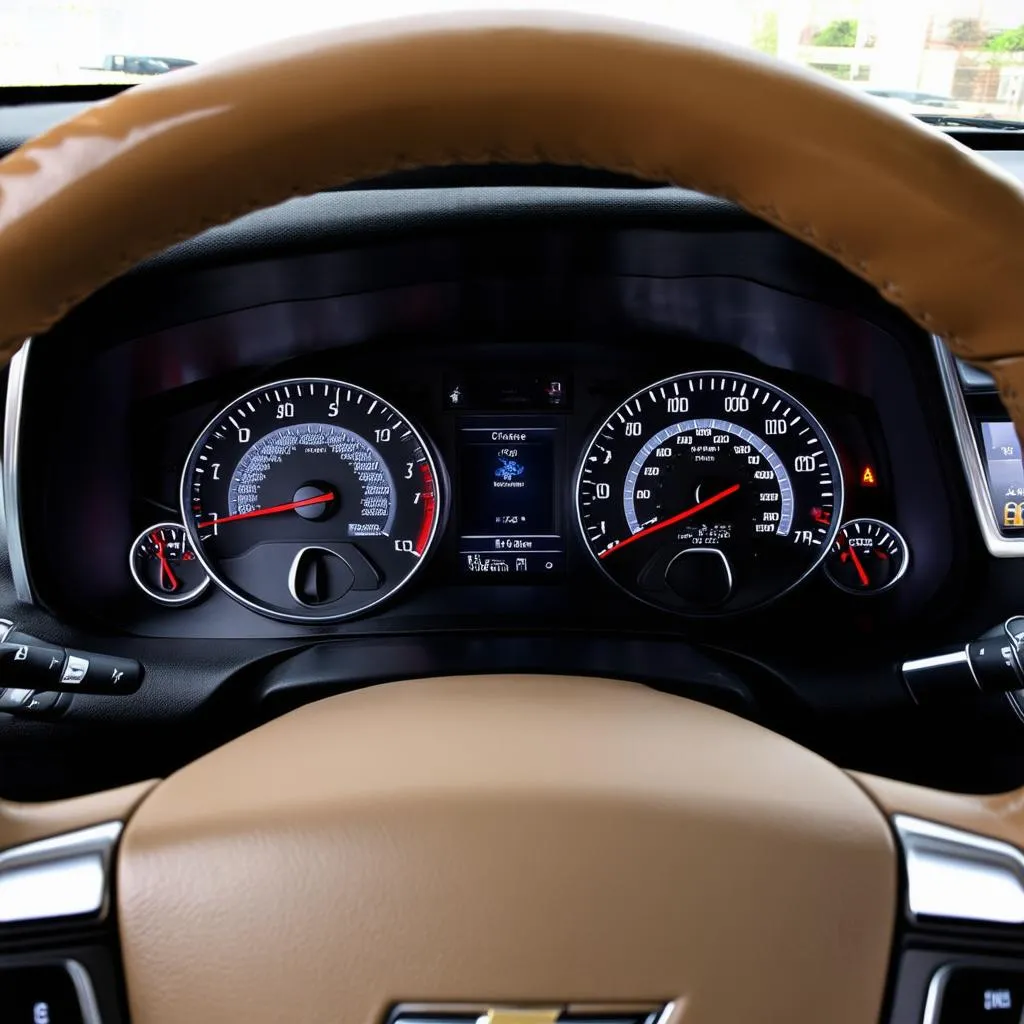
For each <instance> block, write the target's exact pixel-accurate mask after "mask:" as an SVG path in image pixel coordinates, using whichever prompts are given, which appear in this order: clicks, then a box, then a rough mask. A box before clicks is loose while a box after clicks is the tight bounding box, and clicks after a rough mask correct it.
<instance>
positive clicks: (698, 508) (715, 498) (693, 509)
mask: <svg viewBox="0 0 1024 1024" xmlns="http://www.w3.org/2000/svg"><path fill="white" fill-rule="evenodd" d="M739 489H740V485H739V484H733V485H732V487H726V489H725V490H724V491H719V492H718V493H717V494H712V495H711V497H710V498H705V499H704V500H703V501H698V502H697V504H696V505H691V506H690V507H689V508H688V509H686V511H685V512H680V513H679V514H678V515H674V516H671V517H670V518H668V519H662V521H661V522H660V523H654V524H652V525H651V526H648V527H645V528H644V529H643V530H638V531H637V532H636V533H634V534H633V535H632V536H630V537H627V538H626V539H625V540H624V541H620V542H619V543H618V544H616V545H615V546H614V547H610V548H608V549H606V550H605V551H602V552H601V554H599V555H598V556H597V557H598V558H607V557H608V556H609V555H611V554H614V553H615V552H616V551H620V550H621V549H622V548H624V547H625V546H626V545H627V544H632V543H633V541H635V540H639V539H640V538H641V537H646V536H647V535H648V534H649V533H654V532H656V531H657V530H664V529H665V528H666V527H667V526H674V525H675V524H676V523H681V522H682V521H683V520H684V519H689V518H690V516H695V515H696V514H697V513H698V512H703V511H704V509H706V508H707V507H708V506H709V505H714V504H715V503H716V502H719V501H721V500H722V499H723V498H728V497H729V495H730V494H735V493H736V492H737V491H738V490H739Z"/></svg>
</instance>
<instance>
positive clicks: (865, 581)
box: [846, 541, 871, 587]
mask: <svg viewBox="0 0 1024 1024" xmlns="http://www.w3.org/2000/svg"><path fill="white" fill-rule="evenodd" d="M846 545H847V547H846V550H847V551H849V552H850V557H851V558H852V559H853V567H854V568H855V569H856V570H857V575H858V576H859V577H860V582H861V586H863V587H869V586H871V580H870V579H869V578H868V574H867V573H866V572H865V571H864V566H863V565H861V561H860V559H859V558H858V557H857V552H856V551H854V550H853V548H852V547H850V542H849V541H847V542H846Z"/></svg>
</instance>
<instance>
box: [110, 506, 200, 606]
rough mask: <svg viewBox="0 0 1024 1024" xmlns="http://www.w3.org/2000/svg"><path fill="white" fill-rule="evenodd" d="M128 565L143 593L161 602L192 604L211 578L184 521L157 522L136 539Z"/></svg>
mask: <svg viewBox="0 0 1024 1024" xmlns="http://www.w3.org/2000/svg"><path fill="white" fill-rule="evenodd" d="M128 565H129V568H130V569H131V573H132V578H133V579H134V580H135V582H136V583H137V584H138V585H139V588H140V589H141V590H142V592H143V593H144V594H145V595H146V596H147V597H149V598H151V599H152V600H154V601H159V602H160V603H161V604H178V605H180V604H188V603H189V602H190V601H194V600H195V599H196V598H197V597H199V595H200V594H202V592H203V591H204V590H205V589H206V587H207V585H208V584H209V582H210V577H209V576H208V575H207V574H206V570H205V569H204V568H203V565H202V563H201V562H200V561H199V559H198V558H196V555H195V552H194V551H193V550H192V545H191V544H190V543H189V540H188V537H187V536H186V534H185V531H184V529H183V528H182V526H181V524H180V523H156V524H155V525H154V526H150V527H149V528H148V529H146V530H143V531H142V533H140V534H139V535H138V537H136V538H135V540H134V542H133V543H132V546H131V551H130V552H129V557H128Z"/></svg>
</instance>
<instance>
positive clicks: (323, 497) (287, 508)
mask: <svg viewBox="0 0 1024 1024" xmlns="http://www.w3.org/2000/svg"><path fill="white" fill-rule="evenodd" d="M334 498H335V494H334V491H328V492H327V493H326V494H315V495H313V497H312V498H303V499H302V500H301V501H286V502H285V503H284V504H283V505H271V506H270V508H254V509H253V510H252V511H251V512H239V513H237V514H236V515H233V516H224V518H223V519H208V520H207V521H206V522H205V523H200V524H199V526H198V529H200V530H205V529H206V528H207V527H210V526H223V525H224V524H225V523H235V522H238V520H239V519H255V518H256V516H272V515H276V514H277V513H278V512H291V511H292V509H296V508H305V507H306V506H307V505H323V504H325V503H326V502H328V501H334Z"/></svg>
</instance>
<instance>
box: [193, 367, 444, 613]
mask: <svg viewBox="0 0 1024 1024" xmlns="http://www.w3.org/2000/svg"><path fill="white" fill-rule="evenodd" d="M440 487H441V484H440V477H439V474H438V469H437V466H436V464H435V462H434V459H433V457H432V456H431V454H430V450H429V448H428V447H427V444H426V442H425V441H424V440H423V438H422V437H421V436H420V435H419V433H418V432H417V431H416V429H415V427H413V425H412V424H411V423H410V422H409V420H408V419H407V417H405V416H404V415H403V414H402V413H400V412H398V411H397V410H396V409H395V408H394V407H393V406H391V405H389V404H388V403H387V402H385V401H384V400H383V399H382V398H380V397H379V396H377V395H374V394H372V393H371V392H369V391H367V390H365V389H364V388H360V387H356V386H355V385H354V384H348V383H345V382H343V381H338V380H323V379H301V380H286V381H278V382H276V383H274V384H269V385H267V386H265V387H262V388H257V389H256V390H255V391H250V392H249V393H248V394H245V395H242V396H241V398H238V399H237V400H235V401H234V402H232V403H231V404H230V405H229V406H227V408H225V409H224V410H222V411H221V412H220V413H218V414H217V415H216V416H215V417H214V419H213V421H212V422H211V423H210V424H209V426H208V427H207V428H206V429H205V430H204V431H203V432H202V434H200V436H199V438H198V439H197V441H196V443H195V445H194V446H193V448H192V452H191V453H190V455H189V457H188V460H187V462H186V465H185V471H184V473H183V475H182V481H181V503H182V514H183V517H184V522H185V527H186V529H187V531H188V534H189V539H190V541H191V543H192V547H193V549H194V550H195V552H196V555H197V556H198V557H199V559H200V560H201V561H202V563H203V566H204V567H205V569H206V571H207V572H208V573H209V574H210V578H211V579H212V580H214V582H215V583H217V584H218V585H219V586H220V587H221V588H222V589H224V590H225V591H227V592H228V593H229V594H231V595H232V596H233V597H235V598H236V599H237V600H239V601H241V602H242V603H243V604H246V605H248V606H249V607H251V608H254V609H255V610H257V611H259V612H262V613H264V614H266V615H271V616H273V617H275V618H279V619H285V620H290V621H301V622H309V621H316V622H325V621H332V620H337V619H342V618H346V617H348V616H350V615H356V614H359V613H360V612H364V611H366V610H367V609H368V608H370V607H372V606H373V605H376V604H379V603H380V602H381V601H383V600H384V599H386V598H387V597H390V596H391V595H392V594H393V593H395V591H396V590H398V589H399V588H400V587H401V586H403V585H404V584H405V583H406V582H407V581H408V580H409V579H410V578H411V577H412V576H413V574H414V573H415V572H416V571H417V569H419V567H420V566H421V565H423V563H424V561H425V558H426V556H427V554H428V552H429V551H430V549H431V546H432V544H433V542H434V538H435V536H436V535H437V530H438V523H439V521H440V517H441V508H442V495H441V492H440Z"/></svg>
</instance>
